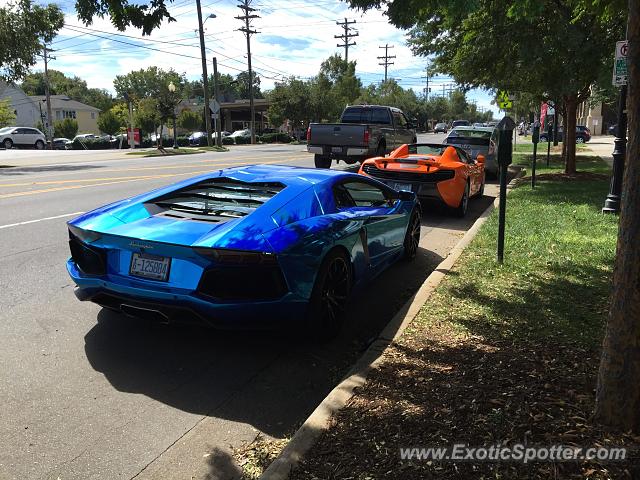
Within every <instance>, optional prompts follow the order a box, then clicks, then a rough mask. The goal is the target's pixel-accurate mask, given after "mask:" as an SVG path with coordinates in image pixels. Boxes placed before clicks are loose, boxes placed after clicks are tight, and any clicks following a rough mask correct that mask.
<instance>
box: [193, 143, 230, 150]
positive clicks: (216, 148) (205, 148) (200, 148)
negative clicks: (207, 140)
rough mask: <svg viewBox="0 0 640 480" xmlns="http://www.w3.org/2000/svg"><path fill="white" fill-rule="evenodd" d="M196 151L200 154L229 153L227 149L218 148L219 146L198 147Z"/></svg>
mask: <svg viewBox="0 0 640 480" xmlns="http://www.w3.org/2000/svg"><path fill="white" fill-rule="evenodd" d="M196 150H198V151H200V152H228V151H229V149H228V148H227V147H218V146H217V145H213V146H211V147H198V148H197V149H196Z"/></svg>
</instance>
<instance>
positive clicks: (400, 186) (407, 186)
mask: <svg viewBox="0 0 640 480" xmlns="http://www.w3.org/2000/svg"><path fill="white" fill-rule="evenodd" d="M391 188H393V189H394V190H397V191H400V190H405V191H407V192H411V184H410V183H394V184H392V185H391Z"/></svg>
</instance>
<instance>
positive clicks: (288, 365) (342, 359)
mask: <svg viewBox="0 0 640 480" xmlns="http://www.w3.org/2000/svg"><path fill="white" fill-rule="evenodd" d="M441 260H442V258H441V257H440V256H438V255H436V254H434V253H432V252H429V251H427V250H424V249H420V251H419V253H418V256H417V258H416V259H415V261H414V262H411V263H409V262H403V261H400V262H398V263H397V264H396V265H394V266H393V267H391V268H389V269H388V270H387V271H386V272H384V273H383V274H382V275H380V276H379V277H378V278H377V279H375V280H374V281H373V282H372V283H370V284H369V286H368V288H366V289H365V290H364V291H363V292H361V293H359V294H356V295H355V296H354V297H353V299H352V301H351V303H350V307H349V308H348V311H347V315H346V318H347V319H348V320H347V322H346V324H345V328H343V330H342V332H341V334H340V335H339V336H338V338H336V339H335V340H334V341H332V342H330V343H328V344H324V345H318V344H315V343H313V339H309V338H302V336H301V335H300V334H295V333H292V332H288V331H267V332H255V331H216V330H209V329H204V328H198V327H187V326H163V325H156V324H149V323H142V322H140V321H137V320H135V319H131V318H128V317H124V316H121V315H119V314H116V313H113V312H110V311H108V310H104V309H103V310H102V311H101V312H100V313H99V314H98V323H97V324H96V325H95V326H94V327H93V328H92V329H91V330H90V331H89V332H88V333H87V334H86V336H85V351H86V355H87V358H88V360H89V362H90V363H91V365H92V367H93V368H94V369H95V370H97V371H99V372H102V373H103V374H104V375H105V377H106V378H107V380H108V381H109V382H110V383H111V384H112V385H113V386H114V388H116V389H117V390H118V391H122V392H130V393H138V394H142V395H146V396H148V397H150V398H153V399H155V400H157V401H159V402H162V403H164V404H167V405H170V406H172V407H175V408H178V409H180V410H183V411H186V412H192V413H197V414H201V415H208V416H212V417H216V418H224V419H229V420H234V421H238V422H243V423H247V424H250V425H253V426H254V427H255V428H257V429H259V430H260V431H262V432H264V433H266V434H268V435H271V436H274V437H280V438H282V437H284V436H286V435H287V434H290V433H291V432H292V431H293V430H294V429H295V428H296V427H297V426H298V425H299V424H300V422H302V421H303V420H304V419H305V418H306V417H307V416H308V415H309V414H310V413H311V411H313V409H314V408H315V407H316V406H317V405H318V403H319V402H320V401H321V400H322V399H323V398H324V397H325V396H326V394H327V393H328V392H329V391H330V390H331V389H332V388H333V387H334V386H335V385H336V384H337V383H338V382H339V381H340V379H341V378H342V377H343V376H344V374H345V373H346V372H347V371H348V369H349V367H350V366H351V365H353V363H354V362H355V360H356V359H357V358H358V357H359V356H360V355H361V354H362V352H363V351H364V350H365V349H366V348H367V346H368V345H369V344H370V343H371V342H372V341H373V340H374V339H375V338H376V337H377V335H378V334H379V332H380V331H381V330H382V329H383V328H384V327H385V326H386V324H387V323H388V322H389V320H390V319H391V318H392V316H393V315H394V314H395V312H396V311H398V309H399V308H400V307H401V306H402V305H403V303H404V302H405V301H406V300H407V299H408V298H410V297H411V295H413V293H415V291H416V290H417V289H418V288H419V286H420V285H421V284H422V283H423V282H424V280H425V278H426V277H427V276H428V275H429V274H430V273H431V271H432V270H433V269H434V268H435V266H436V265H437V264H438V263H439V262H440V261H441Z"/></svg>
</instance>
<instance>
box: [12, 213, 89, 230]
mask: <svg viewBox="0 0 640 480" xmlns="http://www.w3.org/2000/svg"><path fill="white" fill-rule="evenodd" d="M83 213H85V212H73V213H63V214H62V215H56V216H54V217H44V218H38V219H37V220H27V221H25V222H18V223H10V224H8V225H0V230H2V229H3V228H11V227H19V226H20V225H28V224H30V223H38V222H44V221H45V220H56V219H58V218H64V217H75V216H76V215H82V214H83Z"/></svg>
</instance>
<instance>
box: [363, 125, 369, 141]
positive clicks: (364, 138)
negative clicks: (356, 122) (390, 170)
mask: <svg viewBox="0 0 640 480" xmlns="http://www.w3.org/2000/svg"><path fill="white" fill-rule="evenodd" d="M369 138H370V132H369V129H368V128H365V130H364V136H363V138H362V141H363V142H364V144H365V145H369Z"/></svg>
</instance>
